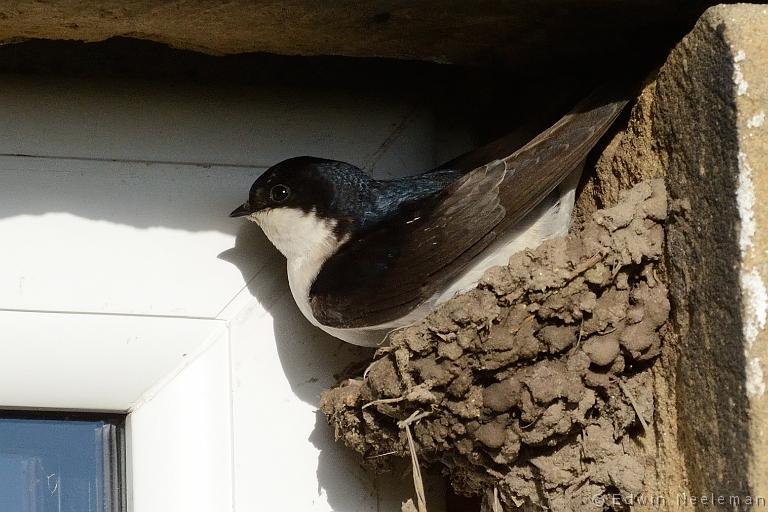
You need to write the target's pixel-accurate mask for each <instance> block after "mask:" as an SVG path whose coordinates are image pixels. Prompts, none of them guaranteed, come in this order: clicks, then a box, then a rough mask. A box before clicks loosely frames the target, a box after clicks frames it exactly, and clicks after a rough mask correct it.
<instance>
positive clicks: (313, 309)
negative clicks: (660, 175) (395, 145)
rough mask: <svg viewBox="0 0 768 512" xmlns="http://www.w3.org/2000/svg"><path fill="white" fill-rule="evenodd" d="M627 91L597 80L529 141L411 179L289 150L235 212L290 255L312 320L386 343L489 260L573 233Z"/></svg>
mask: <svg viewBox="0 0 768 512" xmlns="http://www.w3.org/2000/svg"><path fill="white" fill-rule="evenodd" d="M621 90H622V89H621V88H613V87H609V86H606V87H603V88H598V89H597V90H596V91H594V92H593V93H592V94H590V95H589V96H587V97H586V98H585V99H583V100H582V101H580V102H579V103H578V104H577V105H576V106H575V107H574V108H573V109H572V110H571V111H570V112H568V113H567V114H565V115H564V116H563V117H562V118H560V119H559V120H558V121H556V122H555V123H554V124H553V125H552V126H550V127H549V128H548V129H546V130H545V131H543V132H542V133H540V134H539V135H538V136H536V137H535V138H533V139H532V140H531V141H530V142H528V143H527V144H525V145H523V146H522V147H519V143H516V142H513V141H512V137H511V136H507V137H503V138H501V139H499V140H497V141H495V142H492V143H490V144H488V145H486V146H483V147H481V148H479V149H477V150H474V151H471V152H469V153H466V154H464V155H461V156H459V157H457V158H454V159H453V160H451V161H449V162H446V163H445V164H443V165H440V166H438V167H436V168H434V169H430V170H428V171H426V172H421V173H418V174H414V175H411V176H406V177H402V178H396V179H390V180H377V179H373V178H372V177H370V176H369V175H368V174H367V173H366V172H364V171H363V170H362V169H360V168H359V167H357V166H355V165H353V164H350V163H346V162H342V161H337V160H329V159H324V158H319V157H312V156H299V157H294V158H289V159H287V160H284V161H282V162H280V163H278V164H276V165H274V166H272V167H270V168H269V169H267V170H266V171H265V172H264V173H263V174H262V175H261V176H259V177H258V178H257V179H256V180H255V181H254V183H253V185H252V186H251V188H250V191H249V194H248V200H247V201H246V202H245V203H243V204H242V205H240V206H239V207H237V208H236V209H235V210H234V211H232V212H231V213H230V216H231V217H246V218H247V219H248V220H250V221H253V222H255V223H256V224H258V225H259V227H260V228H261V229H262V231H263V232H264V234H265V235H266V237H267V238H268V239H269V240H270V241H271V242H272V244H273V245H274V246H275V247H276V248H277V249H278V250H279V251H280V252H281V253H282V254H283V255H284V256H285V258H286V261H287V273H288V283H289V286H290V290H291V293H292V295H293V298H294V300H295V302H296V304H297V305H298V308H299V310H300V311H301V313H302V314H303V315H304V316H305V317H306V318H307V319H308V320H309V321H310V322H311V323H312V324H314V325H315V326H317V327H319V328H320V329H322V330H324V331H326V332H327V333H329V334H330V335H332V336H334V337H336V338H339V339H341V340H344V341H346V342H348V343H352V344H355V345H362V346H369V347H375V346H379V345H381V344H383V343H385V341H386V339H387V335H388V334H389V333H390V332H392V331H394V330H396V329H399V328H402V327H405V326H407V325H410V324H412V323H414V322H416V321H418V320H420V319H422V318H424V317H425V316H426V315H427V314H428V313H429V312H430V311H432V310H433V309H434V308H435V307H436V306H437V305H439V304H441V303H443V302H445V301H447V300H448V299H450V298H452V297H453V296H455V295H456V294H457V293H459V292H463V291H466V290H469V289H471V288H473V287H475V286H476V285H477V283H478V281H479V280H480V278H481V277H482V275H483V273H484V272H485V271H486V270H487V269H488V268H490V267H493V266H496V265H505V264H507V262H508V261H509V258H510V256H511V255H512V254H514V253H516V252H518V251H521V250H524V249H533V248H535V247H536V246H538V245H539V244H541V243H542V242H543V241H545V240H547V239H550V238H553V237H556V236H563V235H565V234H567V232H568V229H569V225H570V218H571V212H572V209H573V205H574V199H575V193H576V186H577V184H578V182H579V178H580V176H581V173H582V168H583V165H584V161H585V158H586V157H587V155H588V153H589V152H590V151H591V150H592V148H593V147H594V146H595V145H596V144H597V143H598V141H599V140H600V139H601V138H602V136H603V135H604V134H605V133H606V131H607V130H608V129H609V127H610V126H611V125H612V124H613V122H614V121H615V120H616V118H617V117H618V115H619V114H620V112H621V111H622V110H623V108H624V107H625V105H626V104H627V102H628V99H627V98H626V96H625V95H623V94H620V93H618V92H617V91H621ZM515 146H517V147H515Z"/></svg>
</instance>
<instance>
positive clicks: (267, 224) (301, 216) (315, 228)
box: [249, 208, 346, 329]
mask: <svg viewBox="0 0 768 512" xmlns="http://www.w3.org/2000/svg"><path fill="white" fill-rule="evenodd" d="M249 219H250V220H252V221H254V222H256V223H257V224H258V225H259V227H261V229H262V230H263V231H264V234H265V235H267V238H269V240H270V241H271V242H272V243H273V244H274V246H275V247H276V248H277V250H279V251H280V252H281V253H283V256H285V258H286V260H287V267H288V284H289V285H290V287H291V294H292V295H293V299H294V300H295V301H296V305H298V306H299V310H301V312H302V313H303V314H304V316H305V317H306V318H307V319H308V320H309V321H310V322H312V323H313V324H315V325H316V326H318V327H320V328H322V329H326V327H325V326H323V325H320V323H319V322H318V321H317V320H315V317H314V315H313V314H312V308H311V306H310V305H309V289H310V287H311V286H312V283H314V281H315V278H316V277H317V274H318V273H319V272H320V267H322V265H323V263H324V262H325V260H327V259H328V257H329V256H331V255H332V254H333V253H334V252H336V249H338V248H339V246H340V245H341V244H343V243H344V242H345V241H346V240H345V239H341V240H339V239H338V238H337V236H336V234H335V233H334V228H335V227H336V222H335V221H332V220H326V219H321V218H320V217H319V216H318V215H317V214H316V213H315V212H314V211H310V212H304V211H302V210H299V209H296V208H274V209H271V210H264V211H260V212H257V213H254V214H252V215H250V216H249Z"/></svg>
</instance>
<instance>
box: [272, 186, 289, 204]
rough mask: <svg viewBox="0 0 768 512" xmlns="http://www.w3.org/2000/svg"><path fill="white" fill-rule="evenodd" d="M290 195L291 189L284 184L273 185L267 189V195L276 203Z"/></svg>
mask: <svg viewBox="0 0 768 512" xmlns="http://www.w3.org/2000/svg"><path fill="white" fill-rule="evenodd" d="M290 195H291V189H289V188H288V187H286V186H285V185H275V186H274V187H272V188H271V189H270V190H269V197H270V199H272V200H273V201H274V202H276V203H282V202H283V201H285V200H286V199H288V196H290Z"/></svg>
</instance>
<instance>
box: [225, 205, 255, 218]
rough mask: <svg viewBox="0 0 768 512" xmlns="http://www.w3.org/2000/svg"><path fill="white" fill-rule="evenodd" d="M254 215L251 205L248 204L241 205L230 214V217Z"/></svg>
mask: <svg viewBox="0 0 768 512" xmlns="http://www.w3.org/2000/svg"><path fill="white" fill-rule="evenodd" d="M251 213H252V210H251V205H250V204H248V203H247V202H245V203H243V204H241V205H240V206H238V207H237V208H235V209H234V210H233V211H232V213H230V214H229V216H230V217H245V216H246V215H250V214H251Z"/></svg>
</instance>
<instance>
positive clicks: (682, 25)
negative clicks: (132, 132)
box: [0, 0, 713, 74]
mask: <svg viewBox="0 0 768 512" xmlns="http://www.w3.org/2000/svg"><path fill="white" fill-rule="evenodd" d="M711 3H713V2H711V1H704V0H699V1H694V2H684V1H682V0H677V1H672V0H642V1H638V0H620V1H616V0H613V1H607V0H582V1H579V2H573V1H570V0H556V1H548V2H540V1H537V0H517V1H514V2H510V1H503V0H490V1H483V2H445V1H441V0H427V1H420V2H402V1H396V0H371V1H366V2H352V1H341V2H323V1H320V0H287V1H286V0H280V1H278V0H260V1H256V2H252V1H246V0H235V1H230V2H188V1H183V0H171V1H164V2H147V1H142V0H127V1H117V0H102V1H95V0H91V1H88V0H73V1H66V2H42V1H37V0H21V1H18V2H12V3H10V2H5V3H4V5H3V6H0V41H5V42H9V41H16V40H19V39H29V38H42V39H72V40H81V41H99V40H103V39H107V38H109V37H113V36H128V37H136V38H141V39H148V40H152V41H158V42H162V43H167V44H170V45H172V46H175V47H179V48H186V49H193V50H200V51H204V52H209V53H221V54H230V53H243V52H271V53H278V54H287V55H346V56H353V57H391V58H401V59H417V60H432V61H438V62H454V63H489V62H498V61H504V62H508V63H511V64H515V65H523V64H531V63H537V62H539V64H540V65H541V66H544V65H546V66H551V65H552V63H553V62H558V61H559V62H560V63H561V65H568V64H572V65H574V66H583V65H584V64H585V63H589V62H590V61H591V62H593V63H595V64H599V65H600V66H604V65H605V61H606V60H607V59H610V58H618V57H620V56H621V55H623V54H634V53H645V54H647V53H648V50H649V48H650V47H655V48H664V46H665V45H667V44H668V43H669V42H670V41H673V40H674V38H676V37H679V36H680V35H681V34H682V32H683V31H685V30H686V27H688V26H689V25H688V24H689V23H690V22H692V20H693V19H695V17H696V15H697V14H698V12H700V11H701V10H702V9H703V8H704V7H703V6H705V5H706V4H711ZM575 56H579V59H577V60H574V57H575ZM542 60H543V62H542ZM600 61H603V62H600ZM525 71H526V70H525V69H522V70H521V74H525Z"/></svg>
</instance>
